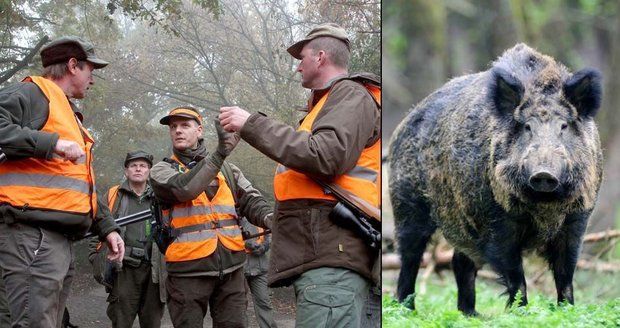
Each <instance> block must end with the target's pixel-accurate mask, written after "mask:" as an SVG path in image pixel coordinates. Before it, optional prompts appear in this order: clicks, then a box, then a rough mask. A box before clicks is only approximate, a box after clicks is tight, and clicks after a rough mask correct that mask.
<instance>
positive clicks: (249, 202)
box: [230, 164, 273, 229]
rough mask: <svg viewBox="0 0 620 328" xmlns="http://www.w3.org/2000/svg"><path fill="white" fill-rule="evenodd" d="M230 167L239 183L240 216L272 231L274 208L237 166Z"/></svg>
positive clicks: (238, 202)
mask: <svg viewBox="0 0 620 328" xmlns="http://www.w3.org/2000/svg"><path fill="white" fill-rule="evenodd" d="M230 167H231V168H232V171H233V175H234V177H235V180H236V182H237V206H238V210H239V214H240V215H242V216H245V217H246V218H247V219H248V221H249V222H250V223H252V224H253V225H255V226H259V227H261V228H267V229H270V228H271V220H272V218H273V209H272V206H270V205H269V204H268V203H267V200H265V197H263V195H262V194H261V193H260V191H258V189H256V188H254V186H252V183H251V182H250V181H249V180H248V179H246V178H245V176H244V175H243V172H241V170H240V169H239V168H238V167H237V166H235V165H233V164H230Z"/></svg>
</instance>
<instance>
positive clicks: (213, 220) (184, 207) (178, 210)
mask: <svg viewBox="0 0 620 328" xmlns="http://www.w3.org/2000/svg"><path fill="white" fill-rule="evenodd" d="M172 159H173V160H175V161H176V162H177V163H179V167H180V169H181V170H182V171H185V165H183V163H181V162H180V161H179V160H178V159H177V158H176V157H175V156H172ZM217 180H218V182H219V188H218V190H217V193H216V194H215V196H214V197H213V199H211V200H209V198H208V197H207V194H206V193H204V192H203V193H201V194H200V195H198V197H197V198H195V199H194V200H191V201H187V202H183V203H177V204H174V205H173V206H172V208H170V209H164V210H162V216H163V217H164V218H168V219H169V220H170V221H169V222H170V224H171V226H172V228H173V229H174V231H175V233H176V234H177V237H176V238H175V239H174V241H173V242H172V243H171V244H170V246H168V249H167V250H166V261H168V262H180V261H191V260H195V259H200V258H205V257H207V256H209V255H211V254H213V252H215V249H216V247H217V243H218V241H219V242H221V243H222V245H224V247H226V248H228V249H230V250H232V251H243V250H244V249H245V243H244V242H243V236H242V235H241V228H240V227H239V224H238V221H237V212H236V210H235V200H234V198H233V194H232V191H231V190H230V187H229V186H228V184H226V179H225V178H224V175H222V173H221V172H218V173H217Z"/></svg>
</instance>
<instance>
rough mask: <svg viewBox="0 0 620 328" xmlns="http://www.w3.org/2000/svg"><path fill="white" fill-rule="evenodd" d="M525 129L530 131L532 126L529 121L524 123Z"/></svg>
mask: <svg viewBox="0 0 620 328" xmlns="http://www.w3.org/2000/svg"><path fill="white" fill-rule="evenodd" d="M525 131H532V127H531V126H530V124H529V123H525Z"/></svg>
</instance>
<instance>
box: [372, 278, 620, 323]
mask: <svg viewBox="0 0 620 328" xmlns="http://www.w3.org/2000/svg"><path fill="white" fill-rule="evenodd" d="M608 283H611V284H616V283H617V282H616V281H608ZM476 285H477V286H476V287H477V288H476V297H477V301H476V310H477V311H478V312H479V313H480V314H481V315H480V316H479V317H475V318H468V317H465V316H463V315H462V314H461V313H460V312H459V311H458V310H457V309H456V286H455V285H454V284H453V283H447V284H446V283H443V284H442V283H437V282H435V281H432V280H431V281H430V282H429V285H428V286H427V291H426V293H425V294H424V295H419V296H418V297H416V302H415V304H416V310H415V311H412V310H409V309H408V308H406V307H404V306H402V305H401V304H399V303H398V302H397V301H396V300H395V299H394V298H393V297H391V296H389V295H387V293H383V300H382V303H383V310H382V311H383V325H382V327H511V328H512V327H620V297H617V298H614V299H611V300H599V301H594V300H592V299H589V297H584V298H583V299H586V300H588V301H593V302H581V303H580V302H579V298H578V295H576V296H575V297H576V302H577V305H575V306H571V305H562V306H558V305H557V304H556V301H555V296H554V297H553V298H551V297H549V296H548V295H544V294H541V293H540V292H536V291H535V290H529V291H528V293H529V294H528V299H529V304H528V305H527V306H525V307H514V308H511V309H505V303H506V300H507V296H505V295H500V293H501V290H500V289H499V287H498V286H497V284H494V283H486V282H484V281H480V280H478V282H477V283H476ZM583 299H582V301H583Z"/></svg>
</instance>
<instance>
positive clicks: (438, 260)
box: [381, 251, 620, 278]
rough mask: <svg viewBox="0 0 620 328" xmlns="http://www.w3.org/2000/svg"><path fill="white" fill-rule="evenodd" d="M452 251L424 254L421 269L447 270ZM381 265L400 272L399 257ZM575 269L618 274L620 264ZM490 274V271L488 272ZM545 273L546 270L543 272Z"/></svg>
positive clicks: (585, 265) (392, 256) (385, 256)
mask: <svg viewBox="0 0 620 328" xmlns="http://www.w3.org/2000/svg"><path fill="white" fill-rule="evenodd" d="M452 254H453V251H442V252H440V253H439V254H438V255H436V256H435V260H434V261H433V256H432V255H431V253H429V252H425V253H424V256H423V257H422V264H421V266H420V267H421V268H426V267H427V266H428V265H430V263H431V261H433V263H434V266H435V267H434V271H439V270H441V269H442V268H443V269H447V268H449V265H450V262H451V260H452ZM381 265H382V268H383V270H400V266H401V262H400V256H398V254H394V253H388V254H383V256H382V258H381ZM577 268H578V269H582V270H593V271H598V272H618V271H620V263H613V262H602V261H588V260H584V259H581V260H579V261H577ZM482 271H483V270H480V271H479V272H478V276H481V277H483V275H482V274H481V273H482ZM488 272H490V271H488ZM545 272H546V270H545ZM484 275H485V277H484V278H487V277H488V278H497V275H495V274H494V275H493V276H491V275H489V274H487V273H485V274H484Z"/></svg>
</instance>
